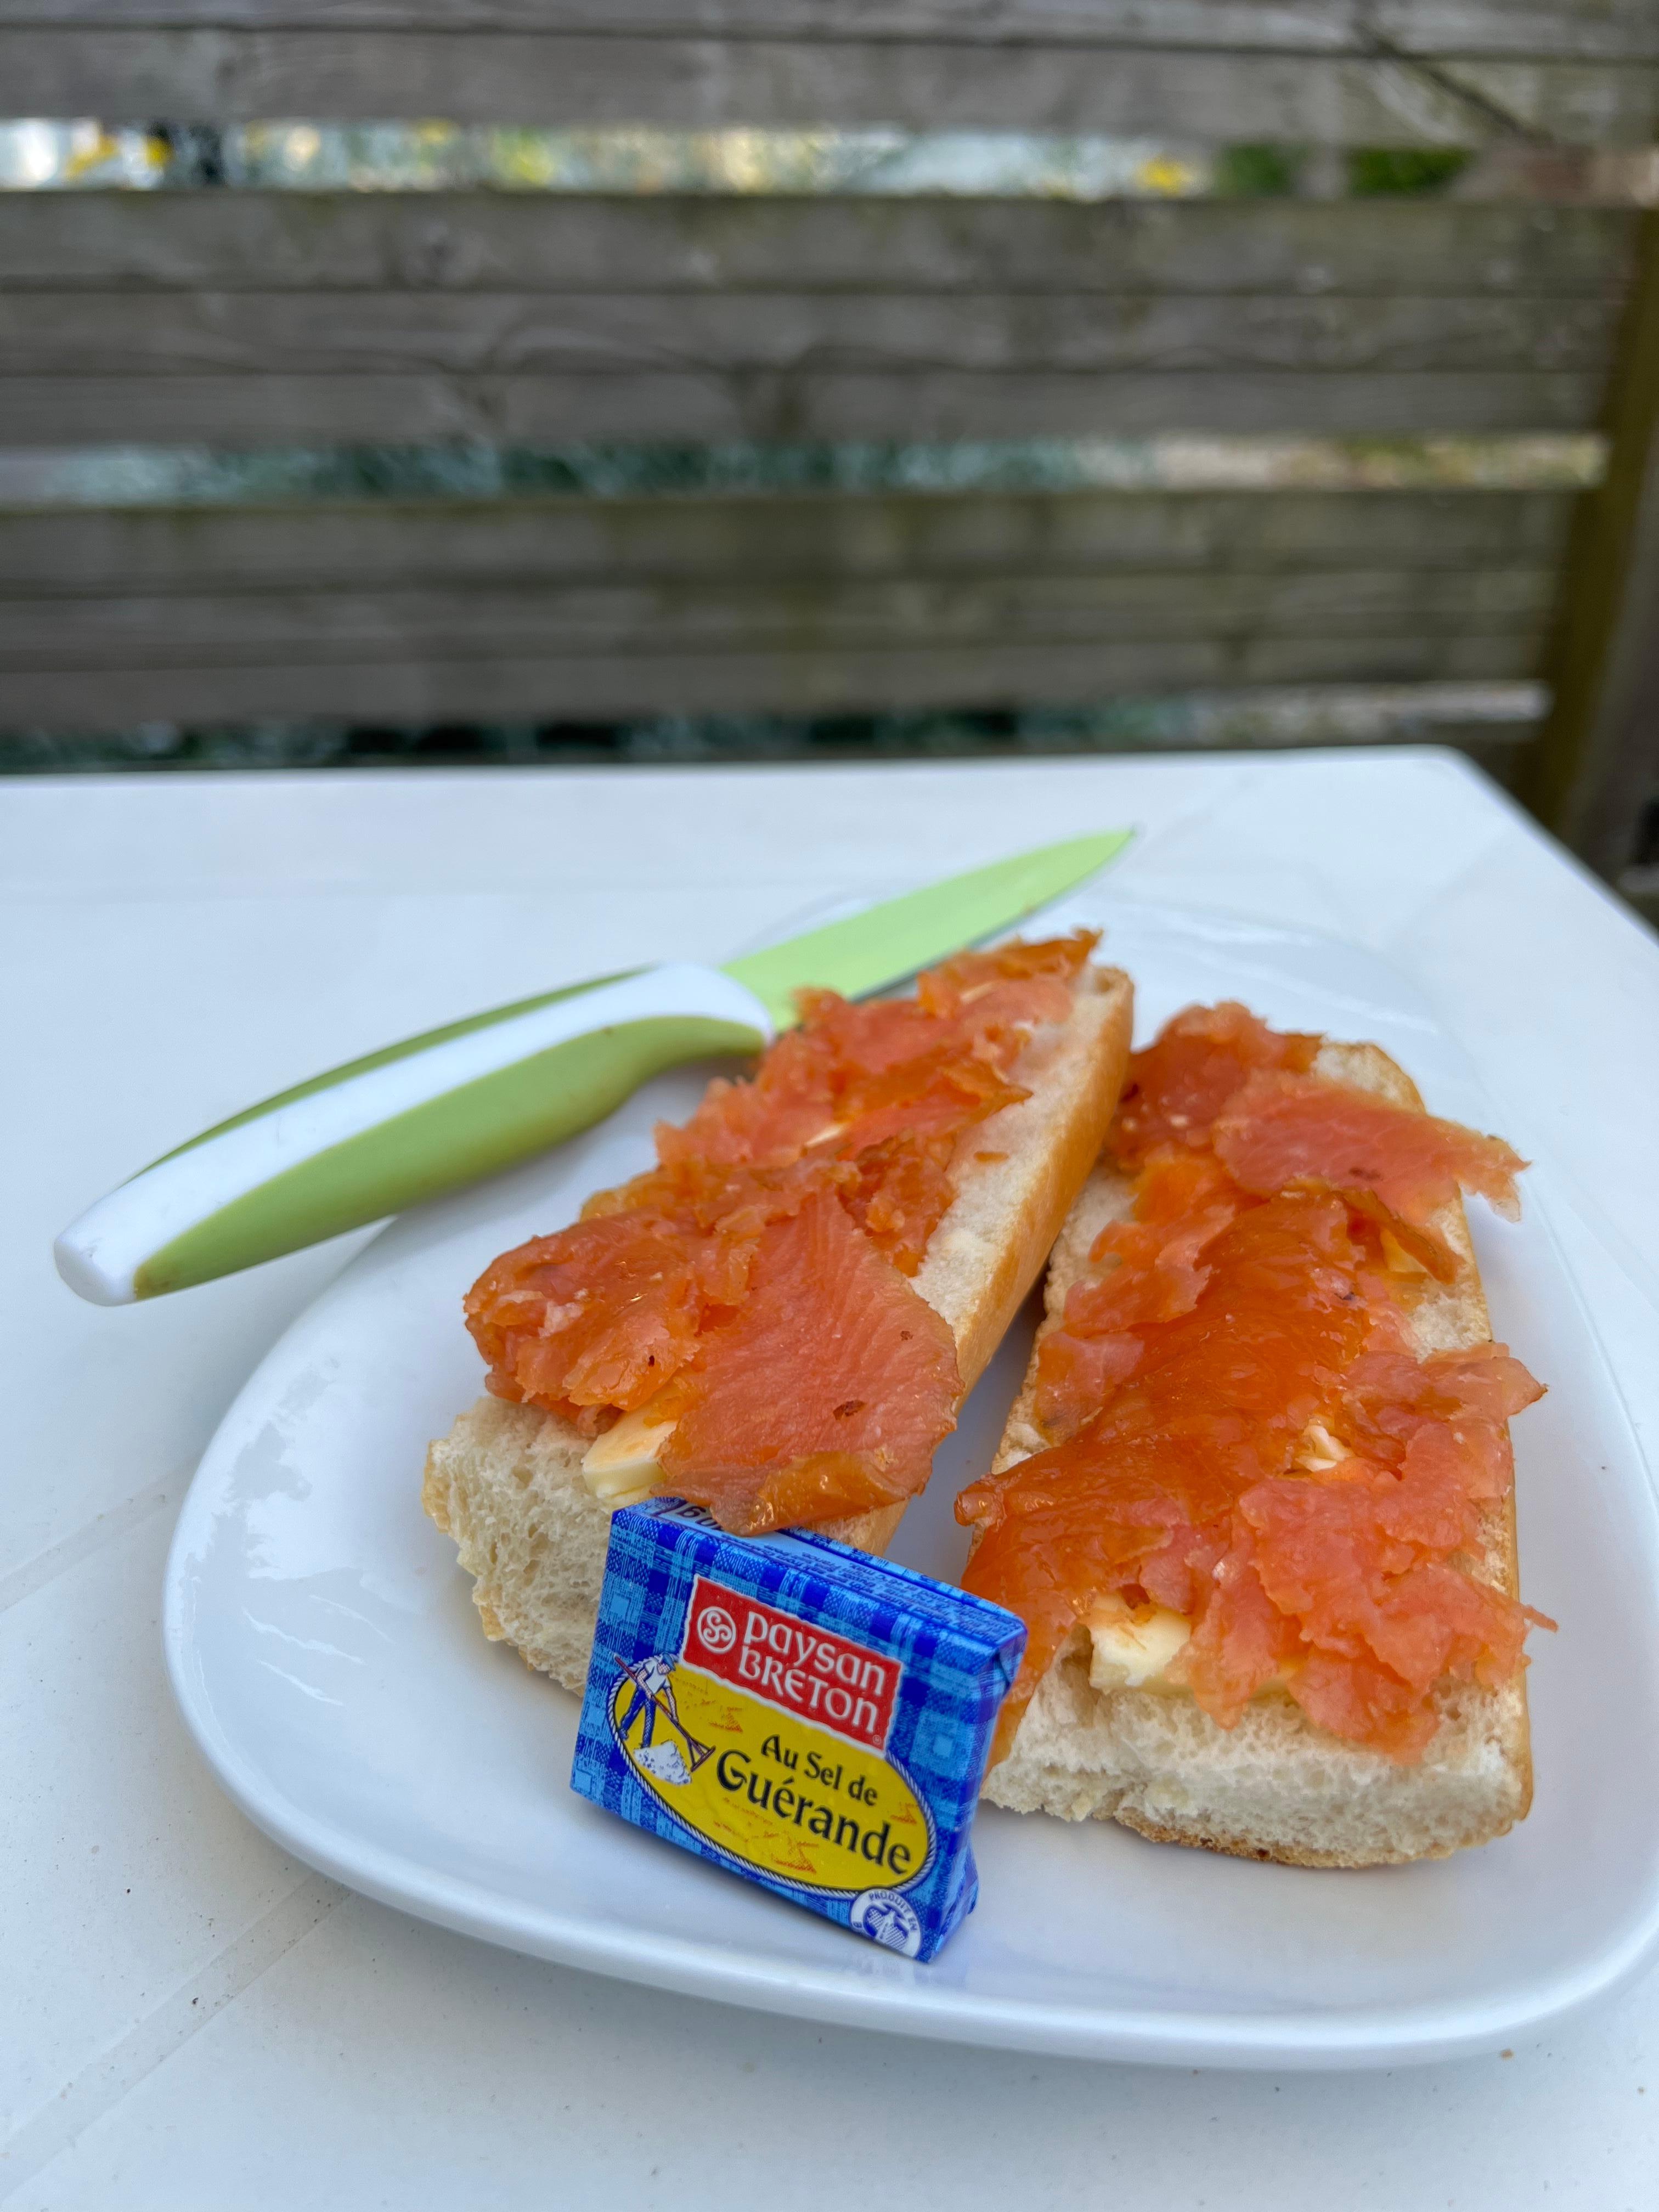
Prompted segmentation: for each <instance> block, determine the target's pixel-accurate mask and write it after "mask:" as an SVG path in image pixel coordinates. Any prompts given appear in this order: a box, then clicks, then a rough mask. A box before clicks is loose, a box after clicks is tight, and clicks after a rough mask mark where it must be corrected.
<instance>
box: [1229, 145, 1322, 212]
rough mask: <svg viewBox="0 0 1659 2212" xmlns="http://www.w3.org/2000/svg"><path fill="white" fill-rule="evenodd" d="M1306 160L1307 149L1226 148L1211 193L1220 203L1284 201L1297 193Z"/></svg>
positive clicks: (1290, 147)
mask: <svg viewBox="0 0 1659 2212" xmlns="http://www.w3.org/2000/svg"><path fill="white" fill-rule="evenodd" d="M1307 158H1308V149H1307V148H1306V147H1305V146H1224V147H1223V148H1222V149H1221V151H1220V152H1219V153H1218V155H1216V160H1215V169H1214V173H1213V184H1212V190H1213V191H1215V193H1216V196H1217V197H1218V198H1221V199H1238V200H1261V199H1283V198H1284V197H1285V196H1286V195H1287V194H1289V193H1291V192H1294V191H1295V190H1296V188H1297V185H1298V183H1299V182H1300V181H1301V177H1302V170H1303V166H1304V163H1305V162H1306V161H1307Z"/></svg>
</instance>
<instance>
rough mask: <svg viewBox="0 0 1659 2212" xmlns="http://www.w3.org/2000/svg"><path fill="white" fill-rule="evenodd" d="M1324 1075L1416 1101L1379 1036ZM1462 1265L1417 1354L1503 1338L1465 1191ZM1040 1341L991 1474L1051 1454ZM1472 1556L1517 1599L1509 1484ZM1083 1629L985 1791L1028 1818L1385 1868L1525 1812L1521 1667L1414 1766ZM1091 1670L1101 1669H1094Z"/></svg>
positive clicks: (1465, 1696)
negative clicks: (1195, 1682)
mask: <svg viewBox="0 0 1659 2212" xmlns="http://www.w3.org/2000/svg"><path fill="white" fill-rule="evenodd" d="M1315 1072H1316V1073H1317V1074H1320V1075H1322V1076H1325V1077H1327V1078H1328V1079H1330V1080H1331V1081H1333V1082H1340V1083H1345V1084H1347V1085H1352V1087H1354V1088H1355V1089H1358V1090H1362V1091H1370V1092H1372V1093H1373V1094H1375V1095H1376V1096H1379V1097H1384V1098H1387V1099H1389V1101H1390V1102H1392V1103H1397V1104H1401V1105H1408V1106H1411V1107H1413V1108H1416V1109H1419V1110H1421V1108H1422V1100H1421V1099H1420V1098H1419V1096H1418V1093H1417V1090H1416V1087H1415V1085H1413V1083H1412V1081H1411V1079H1410V1078H1409V1077H1408V1076H1407V1074H1406V1073H1404V1071H1403V1070H1402V1069H1401V1067H1399V1066H1397V1065H1396V1064H1395V1061H1394V1060H1390V1059H1389V1056H1388V1054H1386V1053H1384V1052H1383V1051H1381V1050H1379V1049H1378V1048H1376V1046H1374V1045H1350V1044H1336V1043H1331V1042H1327V1043H1326V1044H1325V1045H1324V1046H1323V1047H1322V1049H1321V1051H1320V1054H1319V1057H1318V1059H1317V1060H1316V1062H1315ZM1132 1191H1133V1184H1132V1181H1131V1179H1130V1178H1128V1177H1127V1176H1122V1175H1120V1174H1118V1173H1117V1172H1115V1170H1113V1169H1111V1168H1110V1167H1109V1166H1106V1165H1102V1166H1101V1167H1099V1168H1097V1170H1096V1171H1095V1173H1094V1174H1093V1175H1092V1176H1091V1177H1090V1179H1089V1181H1088V1182H1087V1183H1086V1184H1085V1188H1084V1189H1083V1191H1082V1193H1081V1194H1080V1195H1079V1199H1078V1202H1077V1204H1076V1206H1074V1207H1073V1211H1072V1214H1071V1217H1070V1218H1069V1219H1068V1220H1067V1222H1066V1226H1065V1228H1064V1230H1063V1231H1061V1233H1060V1238H1059V1241H1058V1243H1057V1244H1056V1246H1055V1249H1054V1256H1053V1259H1052V1261H1050V1264H1049V1270H1048V1283H1047V1287H1046V1291H1045V1304H1046V1310H1047V1311H1046V1318H1045V1320H1044V1322H1043V1323H1042V1328H1041V1330H1040V1331H1039V1333H1038V1340H1037V1341H1038V1344H1039V1345H1041V1343H1042V1338H1043V1336H1044V1335H1046V1334H1048V1331H1049V1330H1050V1329H1052V1328H1055V1327H1057V1326H1058V1325H1059V1322H1060V1319H1061V1316H1062V1315H1063V1313H1064V1309H1065V1304H1066V1292H1067V1291H1069V1290H1070V1289H1071V1287H1072V1285H1073V1283H1075V1282H1076V1281H1077V1280H1078V1279H1079V1277H1080V1276H1082V1275H1083V1274H1084V1273H1085V1272H1086V1270H1087V1268H1088V1265H1089V1252H1090V1248H1091V1245H1092V1244H1093V1243H1094V1241H1095V1239H1096V1237H1097V1236H1098V1235H1099V1233H1100V1231H1101V1230H1102V1229H1103V1228H1104V1227H1105V1225H1106V1224H1107V1223H1108V1222H1109V1221H1113V1220H1117V1219H1121V1218H1124V1217H1125V1216H1126V1215H1127V1213H1128V1212H1129V1210H1130V1206H1131V1203H1132ZM1433 1227H1434V1229H1435V1231H1436V1232H1437V1235H1438V1236H1439V1237H1441V1238H1442V1239H1443V1242H1444V1243H1446V1244H1447V1245H1448V1246H1449V1248H1450V1249H1452V1250H1453V1251H1454V1252H1455V1254H1456V1255H1457V1258H1458V1261H1459V1262H1460V1265H1459V1268H1458V1272H1457V1274H1456V1277H1455V1280H1453V1281H1452V1282H1451V1283H1449V1284H1444V1285H1442V1284H1438V1283H1432V1282H1428V1283H1425V1288H1424V1291H1423V1293H1422V1295H1421V1297H1420V1301H1419V1303H1418V1304H1416V1306H1415V1308H1414V1310H1413V1324H1412V1325H1413V1335H1414V1338H1415V1340H1416V1346H1417V1349H1418V1351H1419V1353H1427V1352H1452V1351H1461V1350H1465V1349H1468V1348H1469V1347H1472V1346H1475V1345H1479V1344H1483V1343H1486V1342H1487V1341H1488V1340H1490V1338H1491V1334H1492V1329H1491V1325H1490V1323H1489V1322H1488V1319H1487V1315H1486V1298H1485V1296H1484V1294H1483V1293H1482V1291H1481V1287H1480V1274H1479V1272H1478V1270H1477V1268H1476V1266H1475V1261H1474V1248H1473V1246H1472V1244H1471V1243H1470V1240H1469V1232H1468V1221H1467V1219H1466V1218H1465V1216H1464V1212H1463V1207H1462V1203H1461V1201H1454V1202H1453V1203H1452V1204H1451V1205H1450V1206H1447V1207H1446V1208H1444V1209H1443V1211H1442V1212H1440V1213H1439V1214H1438V1215H1437V1217H1436V1218H1435V1219H1434V1222H1433ZM1036 1382H1037V1372H1036V1352H1035V1351H1034V1352H1033V1353H1032V1359H1031V1366H1030V1370H1029V1372H1028V1374H1027V1376H1026V1382H1025V1387H1024V1390H1023V1391H1022V1393H1021V1395H1020V1397H1019V1399H1018V1401H1017V1403H1016V1404H1015V1407H1014V1409H1013V1412H1012V1414H1011V1415H1010V1417H1009V1419H1008V1424H1007V1427H1006V1430H1005V1431H1004V1435H1003V1439H1002V1444H1001V1448H1000V1451H999V1454H998V1456H997V1459H996V1462H995V1470H996V1471H997V1472H998V1473H1000V1472H1001V1471H1002V1470H1003V1469H1004V1468H1008V1467H1011V1466H1012V1465H1014V1464H1015V1462H1018V1461H1020V1460H1023V1459H1026V1458H1029V1457H1030V1456H1031V1455H1033V1454H1034V1453H1036V1452H1038V1451H1042V1450H1043V1449H1046V1446H1047V1443H1048V1439H1047V1438H1046V1437H1044V1436H1043V1435H1042V1431H1041V1430H1040V1429H1039V1427H1038V1426H1037V1423H1036ZM1460 1564H1462V1565H1465V1566H1467V1567H1468V1570H1469V1571H1471V1572H1472V1573H1474V1575H1476V1576H1477V1577H1480V1579H1482V1580H1484V1581H1486V1582H1488V1583H1492V1584H1493V1585H1494V1586H1496V1587H1497V1588H1498V1589H1503V1590H1504V1591H1506V1592H1507V1593H1508V1594H1509V1595H1510V1596H1514V1595H1516V1594H1517V1573H1516V1532H1515V1509H1514V1501H1513V1498H1512V1496H1511V1497H1510V1498H1508V1499H1506V1500H1505V1501H1504V1504H1502V1505H1501V1506H1496V1507H1492V1508H1489V1509H1487V1510H1486V1513H1485V1515H1484V1516H1483V1521H1482V1524H1481V1528H1480V1547H1479V1550H1478V1552H1477V1553H1475V1554H1474V1556H1473V1557H1470V1558H1468V1559H1464V1560H1462V1562H1461V1563H1460ZM1092 1660H1093V1650H1092V1642H1091V1636H1090V1632H1089V1630H1088V1628H1087V1627H1086V1626H1083V1625H1081V1624H1079V1626H1078V1628H1077V1629H1076V1630H1075V1631H1074V1632H1073V1635H1072V1636H1071V1638H1070V1639H1069V1640H1068V1641H1067V1643H1066V1645H1065V1646H1064V1647H1063V1648H1062V1650H1060V1653H1059V1654H1058V1656H1056V1658H1055V1659H1054V1663H1053V1664H1052V1666H1051V1667H1050V1668H1049V1669H1048V1674H1046V1675H1045V1676H1044V1677H1043V1680H1042V1682H1041V1683H1040V1684H1039V1685H1038V1686H1037V1690H1036V1695H1035V1696H1034V1697H1033V1698H1032V1699H1031V1702H1030V1705H1028V1706H1027V1708H1026V1710H1025V1712H1024V1716H1023V1717H1022V1718H1021V1721H1020V1724H1019V1729H1018V1733H1017V1735H1015V1738H1014V1742H1013V1746H1012V1750H1011V1751H1010V1753H1009V1755H1008V1756H1007V1757H1006V1759H1003V1760H1002V1761H1001V1763H1000V1765H996V1766H994V1767H993V1768H992V1769H991V1771H990V1773H989V1775H988V1776H987V1780H986V1784H985V1795H986V1796H987V1798H988V1799H990V1801H991V1802H993V1803H994V1804H998V1805H1003V1806H1006V1807H1008V1808H1010V1809H1011V1810H1012V1811H1014V1812H1017V1813H1051V1814H1055V1815H1057V1816H1058V1817H1059V1818H1060V1819H1061V1820H1090V1819H1093V1820H1117V1821H1120V1822H1121V1824H1122V1825H1123V1826H1125V1827H1127V1828H1133V1829H1134V1830H1136V1831H1137V1832H1139V1834H1141V1835H1143V1836H1149V1837H1151V1838H1153V1839H1154V1840H1155V1841H1157V1842H1160V1843H1177V1844H1195V1845H1198V1846H1200V1847H1202V1848H1204V1849H1206V1850H1214V1851H1226V1852H1231V1853H1232V1854H1234V1855H1235V1856H1237V1857H1245V1858H1259V1859H1273V1860H1278V1861H1280V1862H1282V1863H1285V1864H1287V1865H1294V1866H1321V1867H1359V1866H1375V1865H1378V1864H1383V1863H1391V1862H1395V1861H1399V1860H1406V1859H1417V1858H1437V1857H1445V1856H1446V1855H1447V1854H1449V1852H1452V1851H1455V1850H1461V1849H1462V1848H1463V1847H1464V1846H1465V1845H1467V1844H1480V1843H1486V1842H1489V1841H1490V1840H1491V1839H1492V1838H1494V1837H1496V1836H1500V1835H1502V1834H1503V1833H1504V1832H1505V1831H1506V1830H1507V1829H1508V1828H1509V1827H1510V1826H1511V1825H1512V1824H1513V1823H1514V1822H1515V1821H1516V1820H1521V1819H1522V1818H1523V1817H1524V1816H1525V1814H1526V1812H1527V1808H1528V1804H1529V1803H1530V1802H1531V1796H1532V1759H1531V1749H1530V1739H1529V1735H1528V1723H1527V1699H1526V1689H1525V1685H1524V1675H1523V1674H1516V1678H1515V1679H1514V1680H1513V1681H1511V1682H1510V1683H1508V1684H1506V1685H1505V1686H1504V1687H1503V1688H1501V1689H1497V1690H1487V1689H1483V1688H1481V1687H1480V1686H1476V1685H1462V1686H1455V1687H1451V1688H1449V1689H1448V1690H1446V1691H1445V1692H1443V1694H1442V1695H1441V1696H1440V1698H1439V1699H1438V1701H1437V1702H1438V1704H1439V1709H1440V1716H1441V1719H1440V1727H1439V1729H1438V1731H1437V1734H1436V1735H1435V1737H1434V1739H1433V1741H1431V1744H1430V1746H1429V1748H1428V1751H1427V1753H1425V1757H1424V1759H1423V1760H1422V1762H1421V1764H1420V1765H1414V1766H1401V1765H1395V1764H1394V1763H1393V1762H1392V1761H1390V1760H1389V1759H1386V1758H1384V1757H1383V1756H1382V1755H1381V1754H1380V1753H1376V1752H1373V1751H1370V1750H1366V1749H1364V1748H1362V1747H1358V1746H1356V1745H1354V1744H1351V1743H1347V1742H1345V1741H1343V1740H1342V1739H1341V1738H1340V1737H1338V1736H1335V1735H1331V1734H1329V1733H1328V1731H1327V1730H1326V1729H1322V1728H1319V1727H1317V1726H1316V1725H1315V1723H1313V1722H1312V1721H1310V1719H1309V1718H1308V1717H1307V1716H1306V1715H1305V1714H1304V1712H1303V1711H1302V1710H1301V1708H1300V1707H1299V1706H1297V1705H1294V1704H1293V1703H1292V1702H1291V1699H1289V1698H1288V1697H1285V1695H1283V1694H1282V1693H1274V1692H1269V1693H1268V1694H1266V1695H1263V1696H1260V1697H1258V1698H1256V1699H1255V1700H1253V1701H1252V1703H1251V1704H1250V1705H1249V1707H1248V1708H1247V1710H1246V1711H1245V1714H1244V1716H1243V1719H1242V1720H1241V1721H1240V1722H1239V1723H1238V1725H1237V1727H1236V1728H1234V1729H1223V1728H1221V1727H1219V1726H1218V1724H1217V1723H1215V1722H1214V1721H1212V1719H1211V1718H1210V1717H1208V1715H1207V1714H1206V1713H1204V1712H1202V1711H1200V1709H1199V1707H1198V1705H1196V1704H1195V1703H1194V1699H1192V1697H1191V1696H1190V1695H1189V1694H1188V1693H1187V1692H1184V1691H1180V1690H1176V1689H1174V1688H1172V1687H1171V1688H1158V1689H1148V1688H1131V1687H1127V1686H1119V1687H1114V1688H1097V1687H1096V1686H1094V1684H1093V1683H1091V1679H1090V1676H1091V1663H1092ZM1096 1671H1097V1672H1099V1671H1102V1670H1099V1669H1096Z"/></svg>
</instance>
